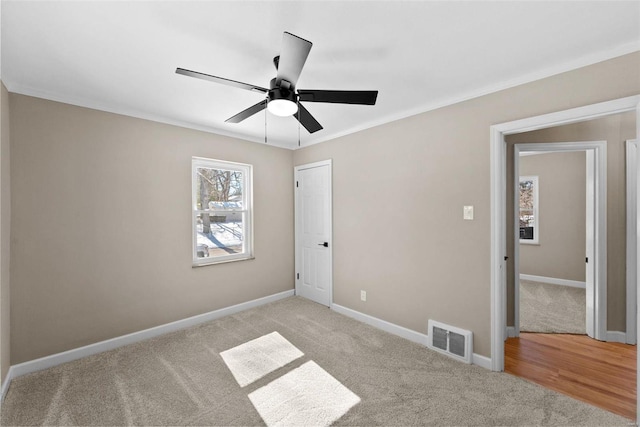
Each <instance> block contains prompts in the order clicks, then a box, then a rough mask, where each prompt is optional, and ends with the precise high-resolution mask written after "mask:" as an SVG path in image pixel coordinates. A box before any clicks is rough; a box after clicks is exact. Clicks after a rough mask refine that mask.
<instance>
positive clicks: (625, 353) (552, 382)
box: [504, 333, 636, 420]
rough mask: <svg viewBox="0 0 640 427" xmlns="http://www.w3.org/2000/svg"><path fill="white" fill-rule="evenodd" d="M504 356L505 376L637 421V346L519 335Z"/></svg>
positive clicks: (581, 337) (583, 338)
mask: <svg viewBox="0 0 640 427" xmlns="http://www.w3.org/2000/svg"><path fill="white" fill-rule="evenodd" d="M504 352H505V354H504V370H505V372H508V373H510V374H513V375H516V376H519V377H522V378H525V379H528V380H530V381H533V382H535V383H538V384H540V385H542V386H544V387H546V388H549V389H551V390H555V391H558V392H560V393H563V394H567V395H569V396H571V397H573V398H575V399H578V400H582V401H584V402H587V403H589V404H591V405H594V406H598V407H600V408H602V409H606V410H607V411H611V412H614V413H616V414H618V415H622V416H624V417H627V418H630V419H633V420H635V419H636V346H631V345H626V344H620V343H607V342H601V341H596V340H593V339H591V338H589V337H587V336H585V335H568V334H532V333H521V334H520V338H509V339H508V340H507V341H506V342H505V348H504Z"/></svg>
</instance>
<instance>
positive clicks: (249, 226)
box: [191, 157, 254, 267]
mask: <svg viewBox="0 0 640 427" xmlns="http://www.w3.org/2000/svg"><path fill="white" fill-rule="evenodd" d="M198 168H208V169H222V170H230V171H238V172H241V173H242V178H243V182H242V206H243V209H216V213H241V214H243V215H244V218H243V221H242V225H243V244H242V249H243V250H242V252H240V253H237V254H227V255H218V256H213V257H206V258H198V254H197V241H198V238H197V235H198V234H197V233H198V229H197V226H198V222H197V219H196V218H197V217H198V215H200V214H203V213H208V212H211V211H210V210H208V209H198V205H197V200H198V197H197V191H198V175H197V170H198ZM191 238H192V242H191V252H192V254H191V257H192V265H193V267H201V266H204V265H212V264H220V263H226V262H232V261H244V260H247V259H253V258H254V256H253V166H252V165H249V164H244V163H236V162H229V161H224V160H216V159H207V158H204V157H192V159H191Z"/></svg>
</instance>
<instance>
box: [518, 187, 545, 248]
mask: <svg viewBox="0 0 640 427" xmlns="http://www.w3.org/2000/svg"><path fill="white" fill-rule="evenodd" d="M522 181H533V239H520V243H521V244H524V245H539V244H540V217H539V212H540V198H539V197H538V176H537V175H535V176H534V175H530V176H521V177H520V178H519V180H518V222H519V221H520V211H521V208H520V185H519V184H520V183H521V182H522Z"/></svg>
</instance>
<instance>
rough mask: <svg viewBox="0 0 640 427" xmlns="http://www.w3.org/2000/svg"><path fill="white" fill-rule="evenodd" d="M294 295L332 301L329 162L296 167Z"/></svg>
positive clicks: (327, 303)
mask: <svg viewBox="0 0 640 427" xmlns="http://www.w3.org/2000/svg"><path fill="white" fill-rule="evenodd" d="M295 181H296V182H295V185H296V187H295V203H296V210H295V221H296V230H295V235H296V237H295V238H296V295H300V296H302V297H305V298H308V299H310V300H312V301H315V302H317V303H319V304H322V305H326V306H327V307H329V306H330V305H331V302H332V248H333V245H332V239H331V235H332V234H331V161H330V160H328V161H323V162H318V163H312V164H308V165H303V166H297V167H296V168H295Z"/></svg>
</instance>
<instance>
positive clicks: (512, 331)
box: [507, 326, 516, 338]
mask: <svg viewBox="0 0 640 427" xmlns="http://www.w3.org/2000/svg"><path fill="white" fill-rule="evenodd" d="M515 336H516V327H515V326H507V338H513V337H515Z"/></svg>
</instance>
